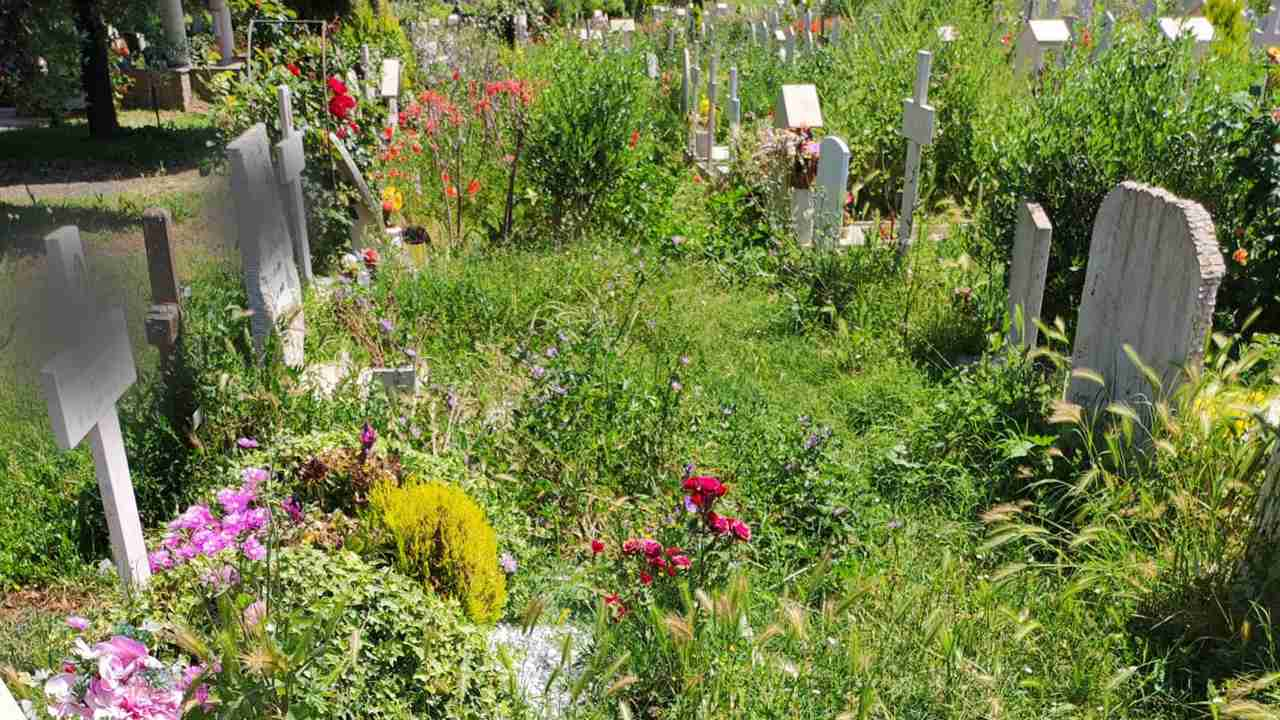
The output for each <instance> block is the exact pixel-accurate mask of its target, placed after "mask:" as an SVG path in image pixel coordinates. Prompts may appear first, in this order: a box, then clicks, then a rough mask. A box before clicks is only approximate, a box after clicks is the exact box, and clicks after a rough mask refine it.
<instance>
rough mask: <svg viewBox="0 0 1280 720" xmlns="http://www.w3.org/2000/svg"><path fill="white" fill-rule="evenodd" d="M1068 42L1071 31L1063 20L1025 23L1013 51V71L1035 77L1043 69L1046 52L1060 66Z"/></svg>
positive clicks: (1063, 59)
mask: <svg viewBox="0 0 1280 720" xmlns="http://www.w3.org/2000/svg"><path fill="white" fill-rule="evenodd" d="M1070 40H1071V29H1070V28H1068V27H1067V23H1066V22H1065V21H1063V20H1029V21H1027V24H1026V25H1025V26H1024V27H1023V28H1022V33H1021V34H1019V35H1018V40H1017V46H1016V48H1015V49H1014V60H1013V69H1014V71H1015V72H1018V73H1021V74H1024V75H1031V76H1032V77H1035V76H1036V75H1038V74H1039V73H1040V71H1041V70H1042V69H1044V56H1045V53H1048V52H1053V53H1055V54H1056V55H1057V58H1058V63H1059V64H1062V63H1063V62H1064V61H1065V55H1064V54H1063V51H1064V50H1065V49H1066V47H1067V43H1068V42H1069V41H1070Z"/></svg>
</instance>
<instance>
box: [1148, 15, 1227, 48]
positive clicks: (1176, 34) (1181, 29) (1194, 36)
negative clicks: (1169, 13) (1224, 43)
mask: <svg viewBox="0 0 1280 720" xmlns="http://www.w3.org/2000/svg"><path fill="white" fill-rule="evenodd" d="M1157 24H1158V25H1159V26H1160V33H1161V34H1163V35H1164V36H1165V38H1166V39H1168V40H1169V41H1171V42H1174V41H1177V40H1178V39H1179V38H1182V37H1183V36H1187V35H1189V36H1191V40H1192V42H1193V43H1194V45H1195V52H1196V54H1197V55H1203V54H1204V53H1205V51H1207V50H1208V49H1209V44H1210V43H1212V42H1213V23H1211V22H1209V20H1208V18H1202V17H1163V18H1160V20H1159V21H1158V23H1157Z"/></svg>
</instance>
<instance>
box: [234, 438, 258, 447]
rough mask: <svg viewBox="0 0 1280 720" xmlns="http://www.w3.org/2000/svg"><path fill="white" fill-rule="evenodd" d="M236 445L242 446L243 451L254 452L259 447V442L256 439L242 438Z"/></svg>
mask: <svg viewBox="0 0 1280 720" xmlns="http://www.w3.org/2000/svg"><path fill="white" fill-rule="evenodd" d="M236 445H238V446H240V449H241V450H253V449H256V448H257V447H258V441H257V439H255V438H251V437H242V438H240V439H239V440H236Z"/></svg>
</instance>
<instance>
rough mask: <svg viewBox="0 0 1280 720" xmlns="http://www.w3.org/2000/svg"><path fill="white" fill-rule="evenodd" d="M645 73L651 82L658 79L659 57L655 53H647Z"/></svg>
mask: <svg viewBox="0 0 1280 720" xmlns="http://www.w3.org/2000/svg"><path fill="white" fill-rule="evenodd" d="M644 64H645V73H646V74H647V75H648V76H649V79H650V80H657V79H658V75H659V73H658V56H657V55H655V54H653V53H646V54H645V57H644Z"/></svg>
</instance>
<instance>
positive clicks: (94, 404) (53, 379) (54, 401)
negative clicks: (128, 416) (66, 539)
mask: <svg viewBox="0 0 1280 720" xmlns="http://www.w3.org/2000/svg"><path fill="white" fill-rule="evenodd" d="M45 247H46V249H47V254H46V258H47V262H48V263H49V285H50V292H51V296H52V297H55V298H59V299H60V304H59V307H60V308H70V309H71V311H72V312H70V313H68V317H65V318H60V319H58V320H59V322H60V324H61V322H62V321H64V320H65V321H66V322H67V323H69V324H70V326H71V327H68V328H66V330H67V331H68V332H65V333H64V334H63V336H62V342H60V343H59V344H60V347H58V348H57V350H56V352H55V354H54V355H53V357H52V359H50V360H49V362H47V363H46V364H45V365H44V367H43V368H42V369H41V371H40V383H41V386H42V388H43V390H44V397H45V401H46V403H47V404H48V408H49V419H50V421H51V423H52V425H53V434H54V438H55V440H56V441H57V444H58V447H59V448H61V449H63V450H70V449H72V448H74V447H75V446H77V445H79V444H80V441H81V440H84V439H85V437H88V438H89V444H90V446H91V447H92V451H93V466H94V474H95V475H96V476H97V480H98V490H99V492H100V493H101V495H102V504H103V509H104V510H105V513H106V517H107V530H108V534H109V535H110V538H111V555H112V557H113V559H114V560H115V565H116V571H117V572H118V573H119V574H120V578H121V580H122V581H123V582H124V583H125V584H126V585H128V586H132V587H140V586H142V585H144V584H146V582H147V579H148V578H150V577H151V566H150V563H149V562H148V560H147V548H146V544H145V543H144V542H143V539H142V523H141V521H140V520H139V519H138V507H137V502H136V500H135V499H134V495H133V483H132V481H131V480H130V478H129V461H128V458H127V457H126V456H125V450H124V439H123V437H122V436H121V434H120V418H119V417H118V416H117V415H116V402H117V401H118V400H119V399H120V397H121V396H122V395H123V394H124V392H125V390H127V389H129V386H130V385H133V383H134V382H135V381H136V380H137V377H138V375H137V369H136V368H135V367H134V364H133V349H132V346H131V345H130V341H129V330H128V327H127V326H126V324H125V315H124V310H122V309H121V308H118V307H112V308H107V309H104V310H97V309H96V304H95V303H94V302H93V299H92V298H91V297H90V295H89V290H88V277H87V274H88V271H87V270H86V269H85V263H84V248H83V246H82V245H81V243H80V231H79V229H77V228H76V227H75V226H66V227H62V228H59V229H58V230H56V231H54V232H53V233H51V234H50V235H48V236H47V237H46V238H45Z"/></svg>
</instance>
